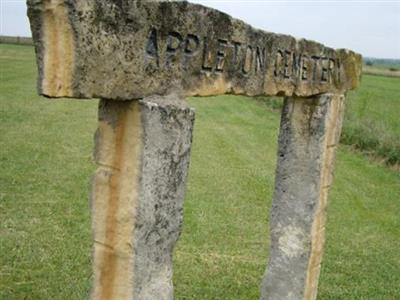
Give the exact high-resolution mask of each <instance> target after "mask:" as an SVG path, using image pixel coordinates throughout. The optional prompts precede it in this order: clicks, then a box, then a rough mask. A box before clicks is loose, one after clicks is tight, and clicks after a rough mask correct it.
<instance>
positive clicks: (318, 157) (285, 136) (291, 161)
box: [261, 94, 344, 300]
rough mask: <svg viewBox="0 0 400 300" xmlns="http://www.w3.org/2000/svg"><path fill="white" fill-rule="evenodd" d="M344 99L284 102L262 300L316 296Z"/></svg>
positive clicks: (331, 98)
mask: <svg viewBox="0 0 400 300" xmlns="http://www.w3.org/2000/svg"><path fill="white" fill-rule="evenodd" d="M343 101H344V96H343V95H333V94H324V95H320V96H315V97H313V98H308V99H302V98H287V99H285V104H284V109H283V112H282V119H281V129H280V134H279V146H278V147H279V149H278V165H277V172H276V179H275V193H274V199H273V203H272V209H271V225H270V228H271V229H270V230H271V250H270V257H269V262H268V267H267V270H266V273H265V275H264V279H263V283H262V288H261V299H263V300H267V299H274V300H275V299H293V300H294V299H295V300H299V299H306V300H310V299H315V298H316V295H317V286H318V277H319V270H320V263H321V258H322V249H323V244H324V232H325V218H326V214H325V211H326V205H327V193H328V189H329V187H330V185H331V182H332V173H333V162H334V157H335V150H336V144H337V143H338V141H339V136H340V131H341V124H342V118H343V110H344V106H343Z"/></svg>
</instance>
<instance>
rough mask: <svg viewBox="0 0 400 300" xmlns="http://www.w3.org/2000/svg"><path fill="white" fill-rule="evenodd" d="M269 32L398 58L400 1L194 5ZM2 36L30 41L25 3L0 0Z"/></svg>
mask: <svg viewBox="0 0 400 300" xmlns="http://www.w3.org/2000/svg"><path fill="white" fill-rule="evenodd" d="M191 2H196V3H200V4H203V5H206V6H210V7H213V8H217V9H219V10H221V11H224V12H226V13H228V14H229V15H231V16H233V17H236V18H239V19H242V20H243V21H245V22H247V23H248V24H250V25H253V26H254V27H257V28H261V29H265V30H267V31H272V32H277V33H285V34H290V35H293V36H296V37H299V38H300V37H303V38H308V39H313V40H316V41H318V42H321V43H323V44H325V45H327V46H331V47H334V48H349V49H352V50H355V51H357V52H359V53H361V54H363V55H364V56H372V57H382V58H400V0H372V1H371V0H347V1H346V0H320V1H318V0H297V1H296V0H288V1H285V0H281V1H278V0H264V1H262V0H258V1H256V0H247V1H245V0H191ZM0 18H1V19H0V34H1V35H19V36H30V35H31V34H30V29H29V23H28V18H27V17H26V4H25V0H0Z"/></svg>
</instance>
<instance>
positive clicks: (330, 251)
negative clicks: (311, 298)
mask: <svg viewBox="0 0 400 300" xmlns="http://www.w3.org/2000/svg"><path fill="white" fill-rule="evenodd" d="M367 78H368V77H367ZM0 80H1V81H0V84H1V85H0V167H1V172H0V214H1V215H0V299H85V298H86V296H87V294H88V291H89V288H90V279H91V232H90V211H89V205H88V200H87V199H88V193H89V182H90V177H91V175H92V174H93V171H94V168H95V166H94V164H93V162H92V149H93V134H94V132H95V130H96V122H97V120H96V118H97V117H96V113H97V112H96V110H97V101H96V100H86V101H79V100H49V99H45V98H41V97H38V96H37V95H36V90H35V85H36V66H35V62H34V51H33V48H32V47H29V46H13V45H0ZM364 82H365V81H364ZM366 82H367V83H368V82H369V80H366ZM383 82H384V81H383ZM399 82H400V81H399ZM375 83H376V84H379V81H376V82H375ZM362 88H363V89H364V87H362ZM356 93H357V92H356ZM353 97H354V96H353ZM378 100H379V101H381V104H382V106H376V107H377V108H376V109H379V108H380V107H383V106H384V99H378ZM190 103H191V105H192V106H193V107H195V108H196V114H197V115H196V125H195V132H194V141H193V150H192V159H191V166H190V174H189V182H188V189H187V194H186V199H185V216H184V218H185V219H184V229H183V233H182V236H181V239H180V241H179V242H178V245H177V248H176V251H175V255H174V268H175V269H174V284H175V298H176V299H199V300H209V299H223V300H224V299H227V300H231V299H232V300H235V299H258V296H259V284H260V281H261V277H262V275H263V272H264V269H265V266H266V262H267V257H268V247H269V233H268V230H269V228H268V219H269V208H270V205H271V198H272V191H273V184H274V173H275V164H276V163H275V161H276V146H277V145H276V140H277V134H278V128H279V113H277V112H276V111H271V110H269V109H268V107H267V106H266V105H265V104H263V103H262V102H261V101H256V100H254V99H251V98H248V97H233V96H221V97H207V98H194V99H190ZM391 105H392V107H393V110H396V112H395V113H396V114H397V115H398V116H399V117H400V101H399V102H398V103H394V104H393V103H392V104H391ZM350 108H351V106H350ZM391 122H392V120H391ZM395 122H397V123H396V125H395V126H400V118H398V119H397V121H396V120H395ZM329 201H330V204H329V209H328V224H327V243H326V251H325V256H324V260H323V265H322V272H321V278H320V284H319V296H318V298H319V299H400V174H399V173H398V172H395V171H393V170H391V169H389V168H386V167H384V166H383V165H382V164H378V163H376V162H373V161H371V160H369V159H368V158H366V157H364V156H363V155H361V154H357V153H355V152H354V151H352V150H351V149H350V147H348V146H341V147H340V148H339V152H338V157H337V168H336V179H335V182H334V187H333V189H332V190H331V193H330V199H329Z"/></svg>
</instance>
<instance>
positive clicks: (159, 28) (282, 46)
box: [27, 0, 361, 100]
mask: <svg viewBox="0 0 400 300" xmlns="http://www.w3.org/2000/svg"><path fill="white" fill-rule="evenodd" d="M27 2H28V16H29V18H30V22H31V29H32V35H33V39H34V43H35V47H36V54H37V65H38V69H39V80H38V89H39V93H40V94H42V95H45V96H48V97H64V96H65V97H74V98H92V97H99V98H107V99H114V100H131V99H138V98H142V97H145V96H149V95H154V94H159V95H164V94H166V93H169V92H170V91H171V90H183V91H184V93H185V94H186V95H217V94H225V93H232V94H246V95H262V94H264V95H280V96H292V95H296V96H311V95H317V94H321V93H325V92H335V93H339V92H340V93H342V92H344V91H346V90H349V89H352V88H355V87H356V86H357V85H358V82H359V78H360V74H361V56H360V55H358V54H355V53H354V52H352V51H349V50H344V49H340V50H334V49H331V48H328V47H325V46H323V45H321V44H319V43H317V42H314V41H308V40H304V39H295V38H293V37H291V36H288V35H281V34H274V33H270V32H265V31H262V30H258V29H255V28H253V27H251V26H249V25H247V24H245V23H243V22H242V21H240V20H236V19H233V18H231V17H230V16H228V15H226V14H224V13H222V12H219V11H217V10H214V9H211V8H207V7H204V6H201V5H197V4H191V3H188V2H167V1H140V0H136V1H134V0H118V1H116V0H85V1H71V0H28V1H27ZM266 17H268V14H266ZM283 20H284V19H283Z"/></svg>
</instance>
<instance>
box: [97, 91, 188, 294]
mask: <svg viewBox="0 0 400 300" xmlns="http://www.w3.org/2000/svg"><path fill="white" fill-rule="evenodd" d="M193 124H194V111H193V110H192V109H190V108H188V107H187V106H186V104H185V102H184V101H183V100H182V99H180V98H179V97H178V96H168V97H159V96H154V97H148V98H145V99H143V100H140V101H111V100H101V101H100V105H99V128H98V130H97V133H96V136H95V139H96V146H95V147H96V148H95V160H96V163H97V165H98V167H97V171H96V173H95V175H94V178H93V186H92V195H91V208H92V229H93V235H94V248H93V273H94V275H93V277H94V278H93V286H92V291H91V295H90V298H91V299H102V300H110V299H141V300H146V299H149V300H150V299H157V300H163V299H172V298H173V287H172V252H173V248H174V246H175V243H176V241H177V239H178V237H179V235H180V232H181V225H182V218H183V198H184V193H185V183H186V178H187V171H188V166H189V158H190V147H191V141H192V130H193Z"/></svg>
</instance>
